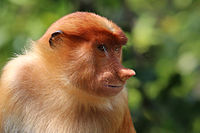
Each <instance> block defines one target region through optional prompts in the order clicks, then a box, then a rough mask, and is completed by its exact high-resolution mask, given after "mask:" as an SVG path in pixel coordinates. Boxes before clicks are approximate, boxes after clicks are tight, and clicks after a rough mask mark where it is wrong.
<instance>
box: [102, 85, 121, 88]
mask: <svg viewBox="0 0 200 133" xmlns="http://www.w3.org/2000/svg"><path fill="white" fill-rule="evenodd" d="M105 87H108V88H122V87H123V85H112V84H108V85H105Z"/></svg>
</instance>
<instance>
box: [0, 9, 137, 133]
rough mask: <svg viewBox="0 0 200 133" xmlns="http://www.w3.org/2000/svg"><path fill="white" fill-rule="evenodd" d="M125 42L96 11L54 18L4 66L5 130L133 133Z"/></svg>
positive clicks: (1, 111) (0, 100) (1, 108)
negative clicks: (123, 50) (123, 58)
mask: <svg viewBox="0 0 200 133" xmlns="http://www.w3.org/2000/svg"><path fill="white" fill-rule="evenodd" d="M58 30H61V31H62V32H59V33H56V34H54V35H55V36H54V35H53V33H54V32H55V31H58ZM50 38H51V41H52V45H53V47H50V45H49V43H50V42H49V40H50ZM126 41H127V38H126V37H125V35H124V33H123V32H122V30H121V29H120V28H119V27H118V26H117V25H115V24H114V23H112V22H111V21H109V20H107V19H106V18H103V17H100V16H98V15H96V14H93V13H87V12H76V13H72V14H70V15H67V16H64V17H63V18H61V19H60V20H58V21H56V22H55V23H54V24H52V25H51V26H50V28H49V29H48V30H47V32H46V33H45V34H44V35H43V36H42V37H41V38H40V39H39V40H38V41H36V42H34V43H33V44H32V47H31V49H30V50H29V51H28V52H26V53H25V54H24V55H19V56H18V57H16V58H15V59H13V60H11V61H10V62H8V64H7V65H6V66H5V67H4V69H3V73H2V76H1V80H0V122H1V123H0V124H1V125H0V127H1V132H2V133H15V132H20V133H135V130H134V127H133V124H132V120H131V116H130V112H129V109H128V102H127V93H126V89H124V86H123V85H124V84H125V81H126V80H127V79H128V78H129V77H131V76H132V75H134V71H132V70H130V69H125V68H124V67H123V66H122V65H121V63H120V61H121V46H122V45H124V44H125V43H126ZM99 44H105V46H106V48H107V51H103V52H102V51H101V50H99V49H98V46H99ZM103 46H104V45H103ZM118 49H120V50H118Z"/></svg>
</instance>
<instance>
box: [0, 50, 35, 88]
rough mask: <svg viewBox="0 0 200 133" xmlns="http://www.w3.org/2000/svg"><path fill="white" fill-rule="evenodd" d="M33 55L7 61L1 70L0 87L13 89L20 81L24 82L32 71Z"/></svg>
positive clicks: (20, 56)
mask: <svg viewBox="0 0 200 133" xmlns="http://www.w3.org/2000/svg"><path fill="white" fill-rule="evenodd" d="M34 58H36V57H34V55H31V54H27V55H19V56H17V57H16V58H13V59H12V60H11V61H9V62H8V63H7V64H6V65H5V67H4V68H3V71H2V75H1V85H2V86H4V87H5V86H6V88H13V87H14V86H16V85H17V84H18V82H20V81H24V80H25V78H26V77H28V76H30V74H31V73H32V71H33V70H34V68H33V67H34V64H35V63H36V61H35V59H34Z"/></svg>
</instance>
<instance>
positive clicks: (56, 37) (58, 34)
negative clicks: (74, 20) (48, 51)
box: [49, 30, 64, 48]
mask: <svg viewBox="0 0 200 133" xmlns="http://www.w3.org/2000/svg"><path fill="white" fill-rule="evenodd" d="M63 34H64V33H63V32H62V31H61V30H58V31H56V32H54V33H52V34H51V37H50V39H49V45H50V47H52V48H53V47H55V45H54V44H55V43H56V42H57V43H58V42H59V41H62V36H63Z"/></svg>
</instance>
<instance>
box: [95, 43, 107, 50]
mask: <svg viewBox="0 0 200 133" xmlns="http://www.w3.org/2000/svg"><path fill="white" fill-rule="evenodd" d="M97 48H98V49H99V50H100V51H102V52H105V51H106V46H105V45H103V44H101V45H98V46H97Z"/></svg>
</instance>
